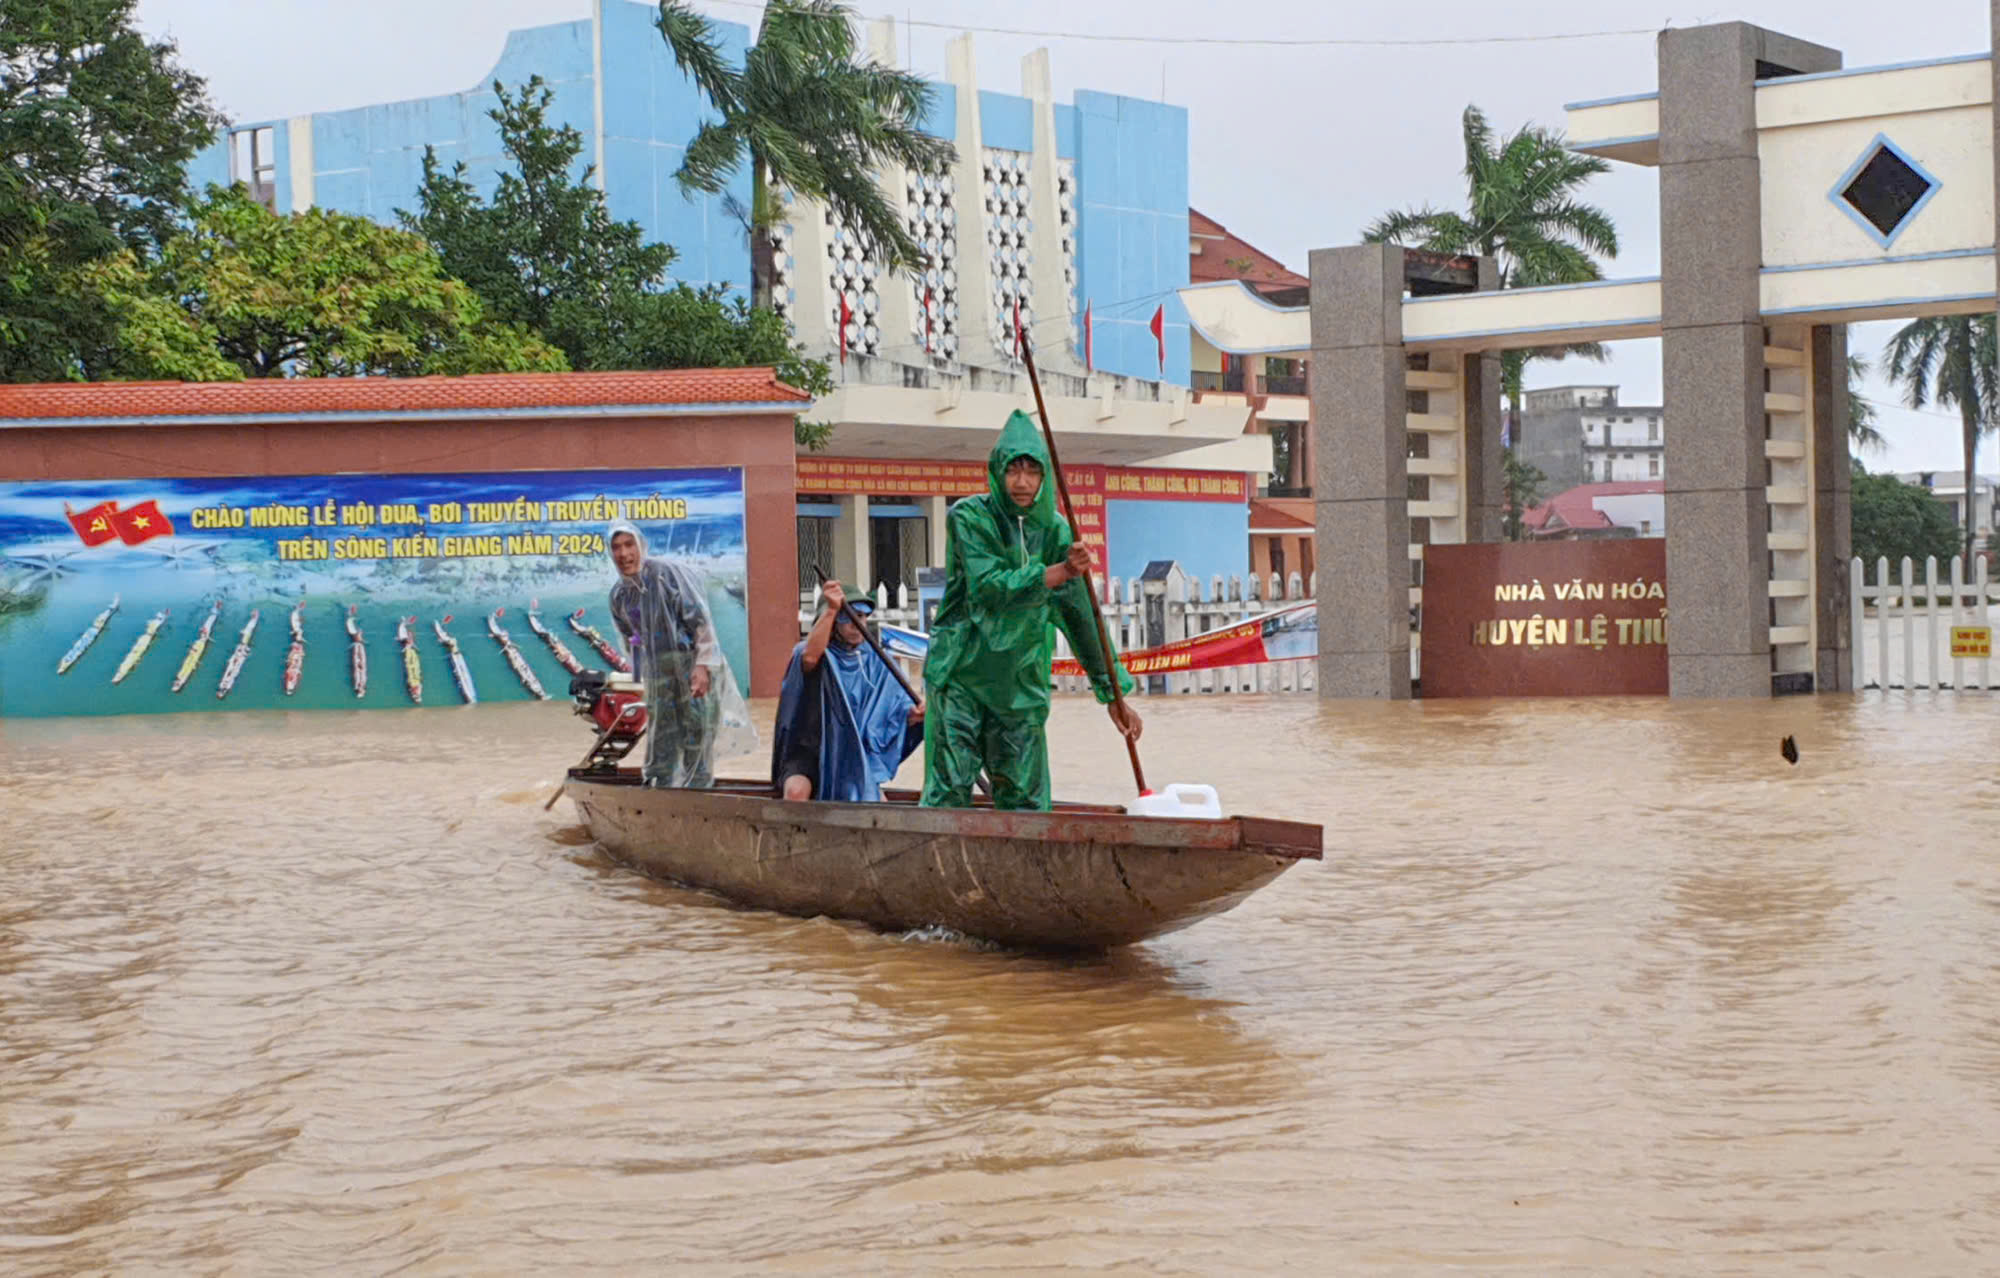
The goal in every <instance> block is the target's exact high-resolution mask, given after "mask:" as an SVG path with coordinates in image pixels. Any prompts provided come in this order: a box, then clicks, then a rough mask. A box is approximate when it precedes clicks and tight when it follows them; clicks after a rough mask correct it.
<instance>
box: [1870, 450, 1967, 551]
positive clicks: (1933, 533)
mask: <svg viewBox="0 0 2000 1278" xmlns="http://www.w3.org/2000/svg"><path fill="white" fill-rule="evenodd" d="M1851 501H1852V503H1853V504H1852V510H1853V532H1854V554H1855V557H1856V558H1858V559H1860V560H1861V561H1862V564H1863V566H1864V567H1865V568H1866V569H1867V570H1868V571H1869V572H1870V573H1871V574H1872V573H1873V572H1874V571H1875V561H1876V560H1877V559H1878V558H1880V557H1882V556H1887V557H1888V560H1889V562H1890V564H1891V565H1895V564H1897V563H1900V562H1901V561H1902V559H1903V557H1904V556H1905V555H1907V556H1909V557H1910V560H1911V561H1912V562H1913V563H1914V564H1916V565H1918V566H1919V567H1920V568H1921V566H1922V564H1923V562H1924V559H1925V558H1926V557H1927V556H1931V555H1935V556H1937V558H1938V559H1939V560H1947V559H1949V558H1951V556H1953V555H1955V554H1957V553H1958V550H1959V541H1958V529H1957V526H1956V525H1954V524H1953V523H1952V520H1951V514H1950V512H1948V511H1947V510H1945V508H1944V506H1943V505H1941V504H1940V503H1939V502H1938V500H1937V499H1936V498H1935V497H1933V496H1932V495H1931V492H1930V490H1929V489H1927V488H1920V487H1918V486H1917V485H1915V484H1906V483H1904V482H1903V481H1902V480H1900V479H1897V478H1896V477H1895V476H1894V475H1870V474H1866V473H1858V474H1856V475H1855V476H1854V488H1853V493H1852V497H1851ZM1892 571H1893V569H1892Z"/></svg>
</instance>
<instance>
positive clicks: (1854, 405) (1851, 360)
mask: <svg viewBox="0 0 2000 1278" xmlns="http://www.w3.org/2000/svg"><path fill="white" fill-rule="evenodd" d="M1869 367H1870V365H1869V363H1868V357H1867V356H1865V355H1855V354H1851V353H1850V354H1849V355H1848V357H1847V442H1848V443H1850V444H1852V445H1853V446H1854V447H1856V448H1864V449H1874V450H1877V451H1880V450H1881V449H1883V448H1886V447H1888V442H1889V441H1888V440H1886V439H1884V438H1883V437H1882V432H1881V431H1880V430H1879V429H1877V428H1876V426H1875V422H1876V414H1875V401H1874V400H1872V399H1869V398H1868V397H1867V396H1866V395H1863V394H1862V393H1861V383H1862V381H1863V379H1865V378H1866V377H1867V376H1868V370H1869Z"/></svg>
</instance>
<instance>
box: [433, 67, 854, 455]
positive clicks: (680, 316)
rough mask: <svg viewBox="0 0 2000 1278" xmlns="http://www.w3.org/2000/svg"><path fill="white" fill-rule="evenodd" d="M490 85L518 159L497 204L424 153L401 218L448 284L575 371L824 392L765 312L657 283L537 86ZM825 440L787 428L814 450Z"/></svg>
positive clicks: (636, 240)
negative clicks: (760, 379)
mask: <svg viewBox="0 0 2000 1278" xmlns="http://www.w3.org/2000/svg"><path fill="white" fill-rule="evenodd" d="M493 88H494V92H495V94H496V95H497V96H498V97H499V99H500V105H499V106H498V107H497V108H495V109H494V110H492V111H491V112H489V113H488V114H489V115H490V116H491V118H492V119H493V121H494V123H496V124H497V125H499V126H500V144H501V147H502V149H504V150H505V151H506V153H507V155H508V157H509V158H510V159H511V160H512V161H513V163H514V169H513V171H511V172H506V173H502V174H501V176H500V179H499V182H498V184H497V185H496V187H495V189H494V194H493V198H492V199H491V200H487V199H484V198H482V197H481V196H480V195H479V193H478V192H477V191H476V190H475V189H474V188H473V186H472V184H471V183H470V182H469V181H467V179H466V170H465V166H464V165H463V164H460V165H456V166H454V167H453V168H452V169H451V170H450V171H449V172H446V171H445V170H444V169H443V168H442V167H441V166H440V165H439V164H438V162H437V156H436V154H435V153H434V152H431V151H426V152H425V155H424V180H423V185H422V186H421V187H420V188H419V189H418V193H417V200H418V208H417V211H415V212H409V211H399V216H400V217H401V219H402V221H403V224H404V225H405V226H406V227H408V228H409V229H410V230H411V231H414V232H415V233H417V234H418V235H421V236H422V237H423V238H424V239H425V240H426V241H428V242H429V244H430V245H431V247H432V248H433V249H435V250H436V251H437V255H438V258H439V260H440V261H441V262H442V263H443V265H444V269H445V270H446V271H447V272H448V273H449V274H451V275H452V276H454V277H456V278H458V279H461V280H464V281H465V282H466V283H467V284H468V285H470V286H471V288H472V289H473V291H474V292H475V293H477V294H478V295H479V296H480V298H482V299H484V300H485V302H486V303H487V305H488V306H489V307H490V308H492V310H493V312H494V313H495V314H496V315H497V316H499V317H501V318H504V319H506V320H509V321H511V322H514V323H518V324H522V325H525V326H527V327H528V328H530V329H532V330H534V331H536V332H539V333H541V334H542V335H543V336H544V337H546V338H547V339H548V340H549V341H550V342H551V343H552V344H553V345H555V346H556V347H557V348H559V349H560V350H561V351H562V352H563V353H564V355H565V356H566V357H567V358H568V360H569V363H570V366H571V367H573V368H576V369H580V370H598V371H601V370H610V369H632V368H747V367H765V366H768V367H770V368H772V369H774V370H775V371H776V373H777V375H778V377H779V378H780V379H781V380H783V381H784V382H786V383H787V384H788V385H791V386H795V387H797V388H798V389H800V390H802V391H805V392H807V393H808V394H811V395H814V396H819V395H825V394H827V393H829V392H830V391H831V390H832V389H833V385H834V383H833V374H832V371H831V370H830V369H829V368H828V366H827V363H826V361H825V360H818V359H808V358H807V357H806V356H805V353H804V349H803V348H802V347H800V346H799V345H798V344H797V343H795V342H794V341H793V340H792V334H791V330H790V329H789V328H788V327H787V325H786V323H785V321H784V320H783V319H782V318H780V317H779V316H778V315H777V314H775V313H774V312H771V311H768V310H766V311H756V310H752V309H751V308H750V307H749V306H747V305H746V304H744V303H743V302H742V300H741V299H736V300H732V299H731V298H730V297H729V292H728V289H727V288H726V287H723V286H713V287H708V288H699V289H698V288H693V287H691V286H689V285H686V284H676V285H672V286H671V287H669V286H668V285H667V283H666V272H667V269H668V267H670V266H671V265H672V264H673V262H674V258H675V253H674V250H673V249H672V248H671V247H670V246H668V245H665V244H658V243H648V242H647V240H646V238H645V233H644V231H643V229H642V228H641V227H640V226H639V224H638V223H636V222H619V221H616V220H614V219H613V218H612V217H611V215H610V213H609V211H608V210H607V209H606V208H605V205H604V194H603V192H601V191H599V190H598V189H597V188H596V187H595V186H593V185H591V180H590V179H591V176H592V170H591V169H590V168H587V167H581V166H579V164H578V157H579V156H580V155H581V154H582V152H583V135H582V134H580V133H579V132H577V130H575V129H573V128H569V127H563V128H555V127H553V126H551V125H550V124H549V122H548V105H549V102H550V93H549V91H548V89H547V88H545V87H544V86H543V84H542V82H541V80H540V79H539V78H536V79H532V80H530V81H529V82H528V83H527V84H526V85H525V86H523V87H522V88H521V90H520V91H519V92H518V93H512V94H510V93H509V92H508V91H507V89H506V88H505V87H504V86H503V85H500V84H495V85H494V86H493ZM830 433H831V431H830V428H829V427H827V426H825V425H822V424H815V423H810V422H807V421H805V420H804V419H800V420H798V421H797V422H796V423H795V434H796V437H797V439H798V441H799V442H800V443H801V444H804V445H806V446H808V447H811V448H820V447H823V446H824V445H825V443H826V440H827V438H828V436H829V435H830Z"/></svg>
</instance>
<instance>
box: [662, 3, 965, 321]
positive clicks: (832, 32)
mask: <svg viewBox="0 0 2000 1278" xmlns="http://www.w3.org/2000/svg"><path fill="white" fill-rule="evenodd" d="M853 23H854V11H853V10H852V9H850V8H848V7H847V6H846V5H844V4H839V3H836V2H835V0H770V2H769V3H767V4H766V5H765V6H764V13H763V17H762V19H761V20H760V23H759V26H758V29H757V42H756V43H755V44H753V45H751V46H750V48H749V50H748V51H747V52H746V53H745V54H744V58H743V67H742V69H741V70H738V69H736V67H735V66H734V65H733V64H732V63H731V61H730V59H729V58H728V57H727V56H726V55H725V54H724V53H723V52H722V45H721V41H720V39H719V38H718V37H717V35H716V32H715V28H714V26H713V25H712V24H711V23H710V22H709V20H708V19H707V18H705V17H703V16H702V15H700V14H699V13H696V12H695V10H694V7H693V5H691V4H688V3H686V0H661V4H660V17H659V22H658V26H659V29H660V34H661V36H662V37H664V38H665V40H666V42H667V47H668V48H669V49H671V50H673V54H674V60H675V62H677V63H678V64H679V65H680V68H681V70H682V71H685V72H686V73H687V75H688V78H689V79H691V80H693V81H694V84H695V87H696V88H698V89H699V90H700V91H701V93H702V96H703V97H705V98H707V99H708V103H709V105H710V106H711V107H713V108H714V110H715V112H716V115H717V116H718V117H720V118H718V119H716V120H713V121H711V122H709V123H707V124H704V125H703V126H702V127H701V130H700V131H699V132H698V133H696V134H695V136H694V138H693V140H692V141H690V142H689V143H688V148H687V152H686V155H685V157H684V159H683V161H682V163H681V168H680V172H679V173H678V174H677V177H678V179H679V181H680V185H681V187H682V188H683V189H684V190H687V191H690V192H693V191H701V192H705V193H707V194H711V195H714V194H720V193H721V192H723V191H724V190H725V189H726V188H727V186H728V184H729V180H730V178H731V177H733V176H734V175H735V174H736V172H737V170H739V169H741V168H742V167H743V165H744V163H745V161H746V160H747V161H748V163H749V166H750V191H751V197H750V198H751V207H750V208H748V209H741V208H739V209H738V210H737V212H738V215H739V216H740V217H742V218H743V221H744V223H745V226H746V228H747V229H748V230H749V231H750V232H751V236H750V242H751V301H752V303H753V305H755V306H756V308H757V309H759V310H764V309H768V308H769V306H770V303H771V271H770V253H769V247H768V242H767V241H766V238H765V237H764V236H763V235H762V234H760V232H762V231H764V230H765V229H767V228H769V227H770V226H772V225H774V224H775V223H776V222H777V220H778V215H779V212H780V208H779V202H778V201H777V199H776V198H775V196H774V194H773V188H774V187H777V188H783V189H786V190H789V191H791V192H793V193H794V194H795V195H798V196H801V197H804V198H806V199H810V200H816V201H819V202H820V203H823V204H825V205H827V206H828V207H829V208H831V209H832V210H833V212H834V214H835V215H836V216H838V217H840V218H842V219H843V220H845V221H846V222H847V223H848V224H849V225H850V226H853V227H855V228H856V229H857V230H859V231H860V233H861V234H862V235H863V236H865V237H866V238H867V240H868V241H869V242H870V243H871V244H872V246H873V247H874V249H875V251H876V252H877V253H879V254H880V255H881V256H882V258H883V259H884V260H885V261H886V262H887V263H888V265H889V266H890V267H891V268H892V269H900V268H906V267H908V266H910V265H911V264H913V263H915V262H917V261H918V260H920V253H919V251H918V248H917V245H916V242H915V241H914V240H913V239H912V238H911V236H910V232H909V228H908V227H907V226H906V225H905V223H904V221H903V214H902V210H901V209H900V208H898V207H897V205H896V204H895V203H894V202H893V201H891V200H890V198H889V197H888V196H887V195H885V194H884V193H883V190H882V187H881V186H880V184H879V183H878V181H877V178H876V174H877V173H878V172H887V173H892V174H893V173H900V172H901V171H902V170H904V169H906V168H908V169H916V170H917V171H918V172H921V173H931V172H935V171H937V170H938V169H940V168H943V167H944V166H946V165H948V164H951V163H952V162H953V161H954V160H955V159H956V158H957V150H956V148H954V147H953V146H952V144H951V143H950V142H949V141H947V140H945V139H944V138H940V137H935V136H933V135H932V134H929V133H927V132H925V131H924V128H923V122H924V117H925V116H926V115H927V114H929V111H930V102H931V87H930V85H929V84H928V83H926V82H925V81H924V79H923V78H922V77H921V76H917V75H914V74H911V73H910V72H907V71H902V70H898V69H897V68H895V67H891V66H882V65H880V64H878V63H875V62H871V61H863V60H861V59H860V58H859V57H858V50H857V49H856V46H855V41H854V26H853Z"/></svg>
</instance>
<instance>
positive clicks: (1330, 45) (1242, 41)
mask: <svg viewBox="0 0 2000 1278" xmlns="http://www.w3.org/2000/svg"><path fill="white" fill-rule="evenodd" d="M705 2H706V3H708V4H716V5H727V6H729V7H731V8H736V9H758V10H761V9H763V8H765V6H764V5H763V4H762V3H761V2H760V0H705ZM883 16H884V17H887V18H889V19H890V20H891V21H896V22H901V23H902V24H903V25H904V26H907V27H925V28H928V29H930V30H933V31H970V32H976V33H978V34H980V35H1007V36H1025V37H1027V38H1029V39H1034V40H1083V41H1091V42H1094V43H1102V44H1167V45H1202V46H1205V47H1215V46H1231V47H1236V48H1249V49H1298V48H1315V49H1338V48H1345V49H1419V48H1438V47H1441V46H1453V45H1489V44H1550V43H1555V42H1558V41H1575V40H1611V39H1622V38H1628V37H1632V36H1652V35H1658V34H1659V31H1660V29H1659V28H1658V27H1623V28H1618V29H1615V30H1604V31H1561V32H1550V33H1547V34H1543V35H1499V36H1420V37H1410V38H1405V39H1385V40H1368V39H1354V38H1350V37H1340V36H1324V37H1315V36H1298V37H1293V36H1283V37H1278V36H1271V37H1267V36H1223V35H1187V36H1178V35H1128V34H1112V33H1109V32H1102V31H1044V30H1037V29H1034V28H1030V27H988V26H979V25H976V24H972V23H963V22H933V21H930V20H928V19H924V18H896V17H894V16H893V15H883Z"/></svg>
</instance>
